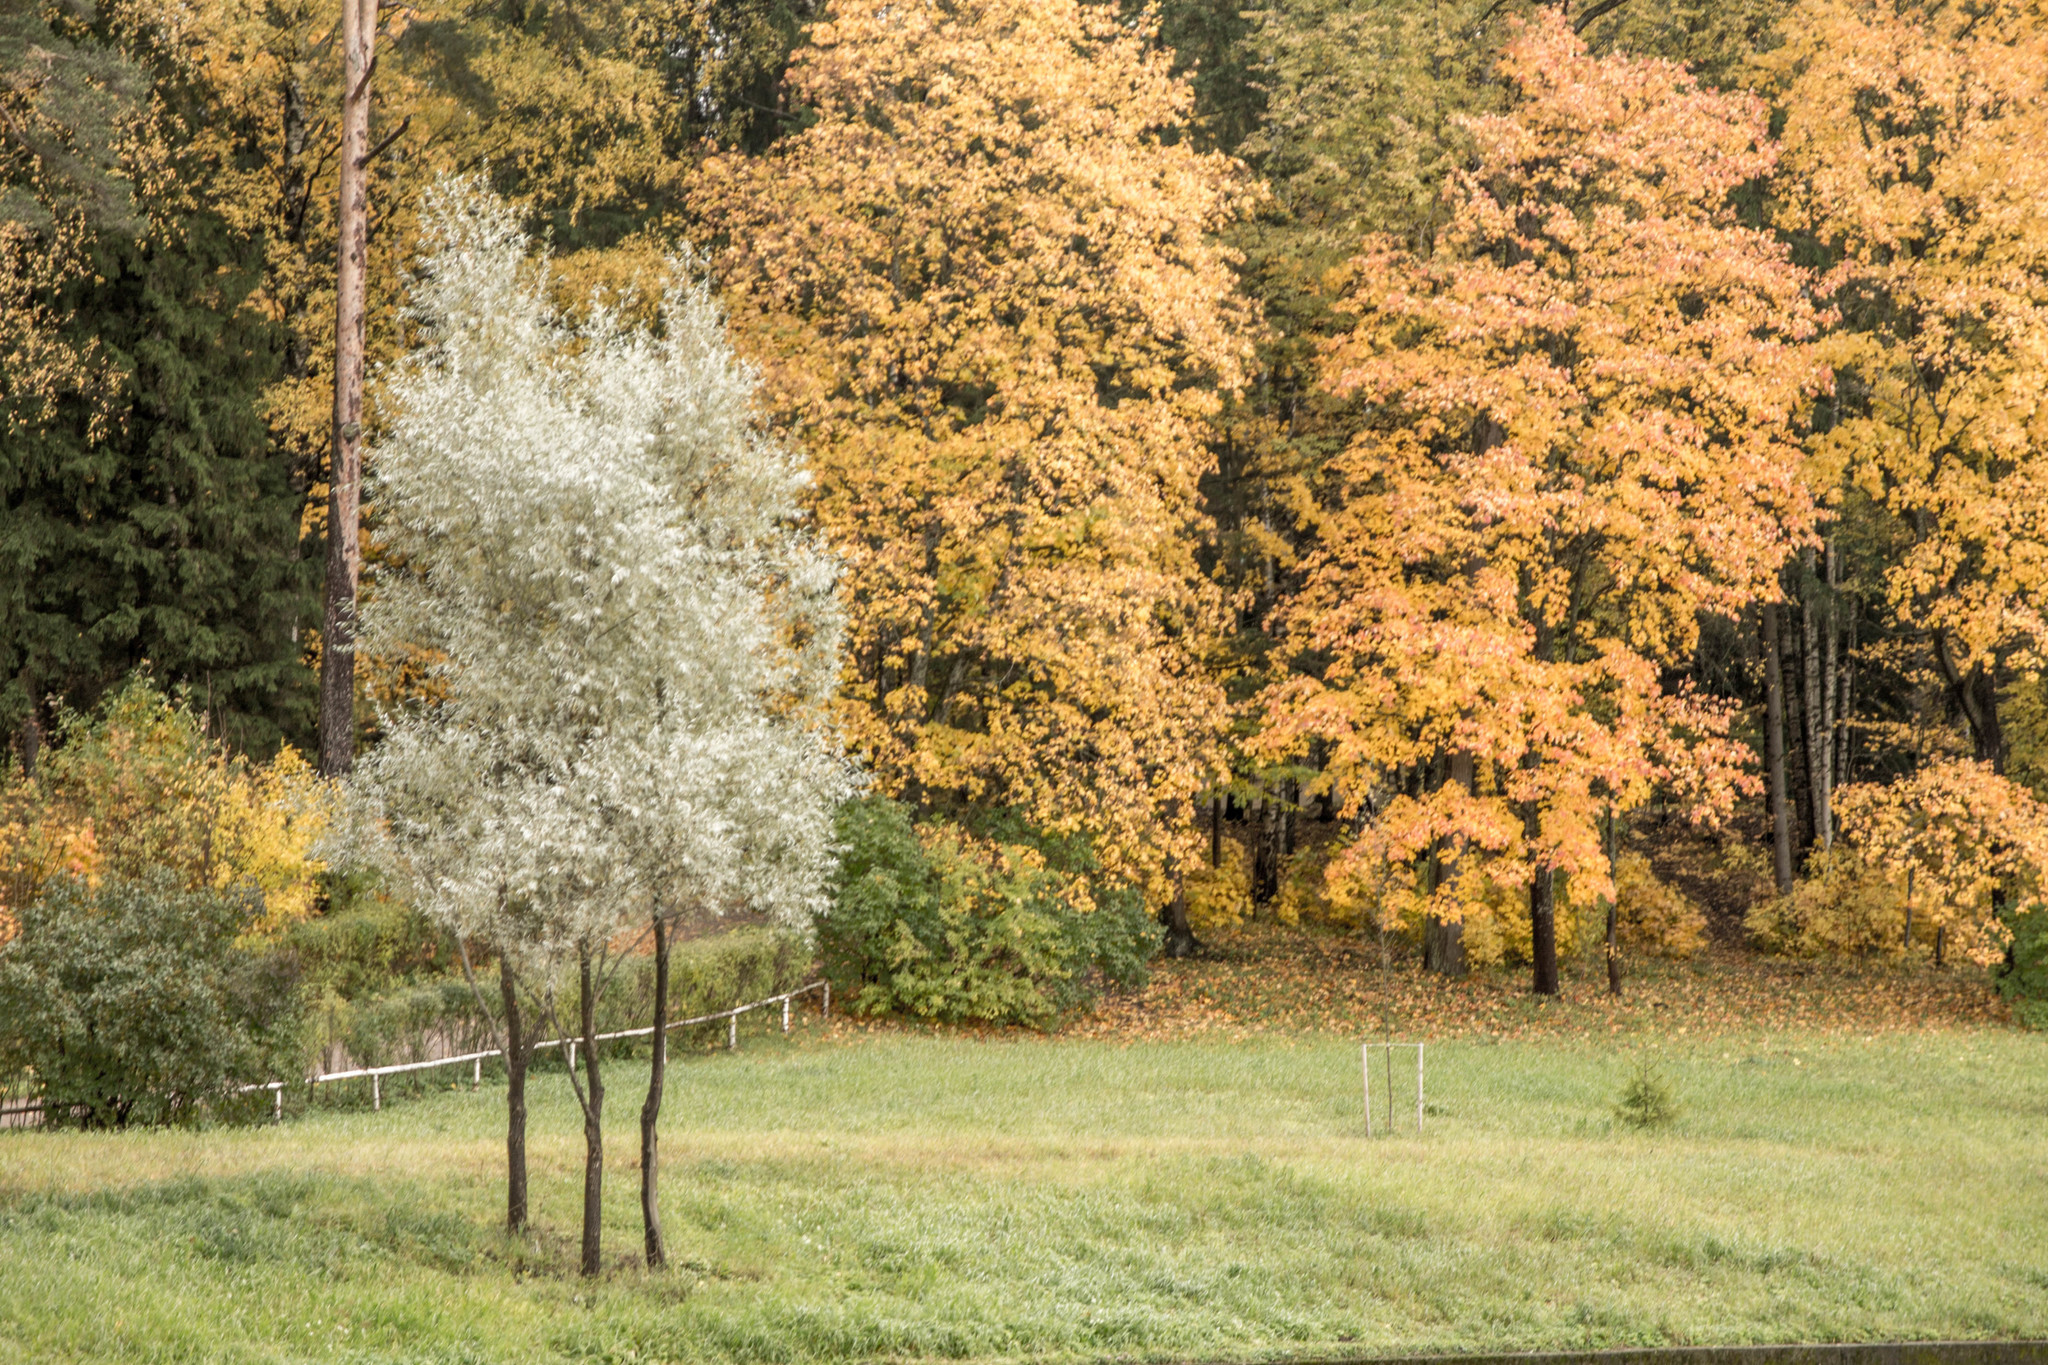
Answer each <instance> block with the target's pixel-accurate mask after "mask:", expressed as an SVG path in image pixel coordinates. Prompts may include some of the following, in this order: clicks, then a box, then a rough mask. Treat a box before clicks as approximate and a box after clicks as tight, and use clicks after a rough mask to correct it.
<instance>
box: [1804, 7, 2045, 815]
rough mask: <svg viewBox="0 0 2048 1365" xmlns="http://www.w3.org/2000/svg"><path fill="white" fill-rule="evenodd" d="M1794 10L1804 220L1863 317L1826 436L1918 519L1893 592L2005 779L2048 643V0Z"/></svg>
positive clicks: (1838, 351)
mask: <svg viewBox="0 0 2048 1365" xmlns="http://www.w3.org/2000/svg"><path fill="white" fill-rule="evenodd" d="M1783 31H1784V33H1785V35H1786V42H1785V43H1784V45H1783V46H1782V47H1780V48H1778V49H1777V50H1776V51H1775V52H1774V53H1772V54H1771V56H1770V59H1769V60H1770V66H1771V68H1772V70H1773V72H1774V76H1775V80H1776V82H1777V92H1776V93H1777V96H1778V98H1779V100H1780V101H1781V102H1782V104H1783V107H1784V109H1785V125H1784V131H1783V146H1784V158H1783V162H1782V165H1781V171H1782V175H1781V177H1780V181H1779V189H1780V193H1781V194H1782V196H1783V204H1782V207H1781V210H1780V221H1781V223H1782V224H1783V225H1784V226H1785V227H1786V228H1787V229H1789V230H1791V231H1793V232H1795V233H1798V234H1801V235H1803V236H1805V237H1807V238H1808V239H1810V240H1811V241H1813V242H1814V243H1815V244H1816V245H1817V246H1818V247H1819V248H1820V249H1821V250H1822V251H1823V252H1824V253H1825V254H1826V258H1827V259H1828V260H1829V261H1830V262H1831V263H1832V269H1831V270H1830V271H1829V272H1828V273H1827V275H1826V277H1825V283H1826V287H1827V288H1828V289H1829V290H1830V291H1832V295H1833V298H1834V301H1835V302H1836V304H1837V305H1838V307H1839V308H1840V309H1841V312H1842V324H1843V325H1842V326H1841V327H1839V328H1838V329H1836V331H1835V333H1834V334H1833V336H1832V337H1831V338H1830V341H1829V356H1830V359H1831V360H1832V362H1833V364H1834V366H1835V368H1836V372H1837V375H1838V385H1837V396H1836V404H1835V409H1836V415H1835V421H1834V424H1833V427H1832V430H1830V431H1829V432H1828V433H1827V434H1826V435H1825V436H1824V437H1822V438H1820V439H1818V440H1817V441H1816V442H1815V446H1814V448H1815V451H1816V454H1817V455H1818V456H1819V457H1820V458H1819V463H1820V464H1821V465H1822V466H1823V477H1824V478H1827V479H1839V478H1843V477H1846V478H1849V479H1853V480H1854V481H1855V482H1856V483H1857V484H1859V485H1861V486H1862V488H1863V489H1864V490H1866V491H1867V492H1868V493H1869V494H1870V495H1871V497H1872V498H1874V499H1875V500H1876V501H1877V502H1878V503H1879V504H1880V505H1881V506H1883V507H1885V508H1887V509H1889V511H1890V512H1891V513H1892V514H1893V515H1894V516H1895V517H1896V518H1897V520H1898V526H1899V529H1900V533H1901V539H1902V540H1903V541H1904V542H1905V545H1904V549H1903V553H1901V554H1900V555H1899V556H1898V557H1897V558H1896V559H1895V560H1894V561H1893V562H1892V564H1891V566H1890V568H1889V569H1888V572H1887V575H1886V588H1887V592H1888V595H1889V597H1890V599H1891V605H1892V607H1893V609H1894V610H1895V611H1896V612H1897V613H1898V614H1899V615H1900V617H1901V618H1902V619H1903V620H1904V621H1905V622H1906V623H1907V624H1909V625H1910V626H1913V627H1915V628H1917V629H1918V630H1920V631H1922V632H1924V633H1925V634H1926V636H1927V637H1928V639H1929V642H1930V644H1931V646H1932V653H1933V657H1934V661H1935V664H1936V666H1937V667H1938V669H1939V671H1940V674H1941V676H1942V678H1943V681H1944V682H1945V684H1946V687H1947V689H1948V691H1949V694H1950V696H1951V698H1952V700H1953V702H1954V704H1955V706H1956V709H1957V710H1958V711H1959V712H1960V713H1961V715H1962V716H1963V718H1964V719H1965V720H1966V722H1967V723H1968V726H1969V730H1970V735H1971V739H1972V741H1973V747H1974V751H1975V756H1976V758H1977V759H1979V760H1980V761H1982V762H1984V763H1987V764H1989V765H1990V767H1991V771H1992V773H1993V775H1994V776H2001V775H2002V774H2003V773H2004V772H2005V769H2006V764H2007V760H2008V754H2009V748H2010V741H2009V739H2008V737H2007V733H2006V730H2007V727H2006V725H2005V724H2004V722H2003V721H2002V719H2001V717H2000V715H1999V706H2000V693H2001V690H2002V689H2004V688H2005V687H2007V686H2008V685H2009V684H2011V683H2012V682H2013V681H2014V679H2015V677H2016V676H2019V675H2024V674H2027V673H2029V672H2031V671H2037V670H2038V669H2040V667H2041V666H2042V662H2043V650H2044V646H2048V404H2044V401H2043V395H2044V392H2048V214H2044V213H2043V212H2042V209H2041V200H2040V187H2041V185H2042V184H2043V183H2044V182H2048V9H2044V8H2043V6H2042V5H2041V4H2040V3H2039V2H2038V0H1992V3H1988V4H1980V3H1948V2H1947V0H1934V2H1933V3H1915V2H1914V0H1904V2H1903V3H1901V2H1900V0H1802V2H1801V3H1800V4H1799V5H1798V6H1797V7H1796V8H1795V10H1794V11H1793V13H1792V14H1791V15H1790V16H1789V17H1788V20H1787V22H1786V23H1785V25H1784V30H1783Z"/></svg>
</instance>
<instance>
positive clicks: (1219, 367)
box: [698, 0, 1251, 887]
mask: <svg viewBox="0 0 2048 1365" xmlns="http://www.w3.org/2000/svg"><path fill="white" fill-rule="evenodd" d="M791 79H792V81H793V82H794V84H795V86H796V87H797V88H798V89H799V90H800V91H801V93H802V96H803V99H804V100H805V101H806V102H807V103H809V104H810V105H812V106H813V107H814V108H816V109H817V110H818V120H817V122H816V123H814V124H813V125H811V126H810V127H808V128H806V129H805V130H804V131H803V132H801V133H799V134H796V135H794V136H791V137H789V138H786V139H784V140H783V141H782V142H780V143H778V144H777V145H776V147H775V149H774V150H773V152H771V154H770V155H769V156H767V157H765V158H761V159H757V160H741V159H736V158H719V159H716V160H715V161H713V162H711V163H710V164H709V165H708V166H707V168H706V177H705V182H704V186H703V188H702V191H701V192H700V194H699V197H698V206H699V208H700V209H701V210H702V211H703V213H704V214H705V216H706V217H707V218H708V219H709V220H710V221H711V222H712V224H714V226H715V227H716V229H717V230H718V231H719V232H720V233H721V234H722V236H723V237H724V239H725V241H726V242H727V248H726V251H725V254H724V257H723V260H722V263H721V267H722V277H723V279H724V280H725V281H726V283H727V285H728V288H729V290H730V292H731V298H730V302H731V306H732V311H733V321H734V325H735V328H736V330H737V332H738V334H739V336H740V338H741V342H742V345H743V346H744V347H746V348H748V349H749V350H750V351H751V353H752V354H753V355H754V356H755V357H756V358H757V359H758V360H759V361H760V362H761V363H762V365H763V367H764V371H765V375H766V380H767V391H768V394H769V396H770V398H771V401H772V402H773V403H774V404H775V407H776V411H777V415H778V417H779V418H780V420H782V421H783V422H785V423H787V424H788V425H789V426H790V427H791V428H792V429H793V431H794V432H795V433H796V434H797V435H798V437H799V439H801V440H802V441H803V443H804V444H805V446H806V448H807V450H808V452H809V455H810V458H811V464H812V468H813V469H814V470H815V471H816V472H817V476H818V484H817V491H816V495H815V498H814V501H813V506H814V507H815V509H816V512H817V515H818V517H819V521H820V524H821V526H822V527H823V529H824V530H825V532H826V534H827V535H828V536H829V537H830V539H831V541H832V543H833V545H834V548H835V549H837V550H838V551H839V552H840V553H841V554H842V555H843V556H844V557H845V558H846V561H847V564H848V566H849V571H850V572H849V581H848V587H849V595H848V606H849V610H850V616H851V620H850V629H849V633H848V639H847V659H848V670H847V672H848V676H847V679H846V686H845V695H846V698H847V705H846V708H845V724H846V727H847V730H848V733H849V737H850V738H851V740H852V741H853V743H854V745H855V746H856V747H857V748H860V749H862V750H864V751H865V753H866V755H867V757H868V760H869V762H870V763H871V764H872V766H873V767H874V769H875V771H876V772H877V774H878V775H879V776H880V777H881V779H882V781H883V783H884V785H885V786H886V787H887V788H889V789H890V790H892V791H896V792H901V793H906V794H910V795H912V796H913V797H914V798H915V799H920V800H929V801H931V802H933V803H935V804H950V803H955V802H963V801H964V802H967V803H971V804H991V805H993V804H1001V805H1011V806H1015V807H1018V808H1020V809H1021V810H1022V811H1023V812H1024V813H1025V815H1026V816H1027V818H1029V819H1030V820H1032V821H1033V822H1034V823H1036V824H1038V825H1041V826H1042V827H1045V828H1047V829H1050V830H1054V831H1071V830H1085V831H1087V832H1089V833H1091V834H1094V835H1096V836H1097V837H1098V842H1099V845H1100V851H1101V853H1102V855H1103V857H1104V859H1105V862H1106V863H1107V864H1108V865H1109V866H1110V868H1111V869H1112V870H1114V871H1117V872H1119V873H1123V874H1126V875H1130V876H1133V877H1137V878H1140V879H1144V880H1148V881H1151V882H1152V883H1153V884H1154V886H1155V887H1157V886H1158V884H1159V883H1158V879H1159V877H1160V876H1161V875H1162V873H1163V869H1164V865H1165V861H1166V859H1167V858H1168V857H1169V856H1170V855H1171V854H1173V853H1174V852H1176V851H1179V850H1180V848H1181V844H1182V843H1185V842H1188V841H1190V840H1191V839H1192V835H1191V834H1190V833H1189V832H1188V831H1187V830H1186V829H1185V828H1182V822H1184V820H1185V818H1186V816H1185V811H1186V808H1187V806H1188V804H1189V803H1190V802H1191V801H1192V799H1193V798H1194V797H1195V796H1196V795H1197V794H1198V793H1199V792H1200V791H1201V790H1203V789H1204V788H1206V787H1207V786H1208V785H1209V784H1210V783H1211V782H1212V781H1214V779H1215V776H1216V773H1217V769H1218V767H1219V765H1220V761H1221V760H1220V755H1219V751H1218V740H1219V737H1220V735H1221V732H1222V730H1223V726H1224V707H1223V698H1222V695H1221V692H1220V690H1219V689H1218V688H1217V687H1216V686H1215V684H1214V682H1213V681H1212V680H1211V679H1210V678H1209V677H1208V676H1206V674H1205V672H1204V670H1203V668H1202V655H1203V651H1204V650H1205V649H1206V648H1207V647H1208V642H1209V641H1210V640H1211V639H1212V638H1213V637H1214V635H1215V634H1216V633H1217V632H1218V631H1219V630H1220V628H1221V626H1222V623H1223V617H1222V603H1221V600H1220V598H1219V596H1218V594H1217V593H1216V592H1215V590H1214V589H1213V587H1211V586H1210V585H1209V584H1208V583H1207V581H1206V580H1205V579H1204V578H1203V577H1202V575H1201V574H1200V572H1199V570H1198V568H1197V566H1196V564H1195V560H1194V549H1195V546H1196V544H1197V543H1198V542H1199V540H1200V538H1201V535H1202V534H1203V530H1204V526H1205V521H1204V518H1203V517H1202V515H1201V513H1200V511H1199V505H1198V498H1197V489H1196V480H1197V479H1198V478H1199V477H1200V475H1201V473H1202V471H1203V470H1204V469H1205V468H1206V467H1207V464H1208V454H1207V451H1206V448H1205V446H1204V443H1203V437H1204V429H1203V426H1202V421H1203V419H1204V418H1205V417H1206V416H1207V415H1208V414H1209V413H1210V412H1212V411H1213V410H1214V409H1215V407H1216V404H1217V393H1218V391H1219V390H1225V389H1229V388H1232V387H1234V386H1236V385H1237V384H1238V383H1239V382H1241V373H1242V365H1243V362H1244V359H1245V357H1246V355H1247V354H1248V347H1249V336H1250V322H1251V319H1250V315H1249V312H1248V310H1247V308H1246V306H1245V305H1244V304H1242V303H1241V302H1239V301H1238V300H1237V299H1236V297H1235V295H1234V292H1233V290H1234V284H1233V280H1232V277H1231V274H1230V270H1229V264H1230V262H1229V258H1228V257H1227V255H1226V253H1225V252H1224V251H1223V250H1222V249H1221V248H1219V247H1217V246H1216V245H1214V243H1213V241H1212V240H1211V238H1210V234H1211V233H1213V231H1214V229H1215V228H1217V227H1218V226H1219V225H1220V224H1221V223H1222V222H1224V221H1225V220H1226V219H1228V218H1230V217H1231V216H1233V215H1234V214H1235V213H1236V212H1237V211H1238V209H1239V207H1240V206H1241V205H1242V204H1243V202H1244V201H1245V199H1246V196H1247V194H1248V193H1249V190H1248V182H1247V180H1246V178H1245V177H1244V175H1243V173H1242V170H1241V168H1239V167H1237V166H1236V165H1235V163H1232V162H1230V161H1228V160H1227V159H1226V158H1223V157H1220V156H1216V155H1213V154H1207V153H1202V152H1199V151H1197V150H1195V149H1194V147H1193V145H1192V143H1191V142H1189V141H1188V140H1186V139H1175V140H1172V142H1171V145H1169V144H1168V141H1167V140H1166V139H1163V138H1162V137H1161V136H1160V133H1161V130H1164V129H1172V128H1176V127H1179V126H1181V124H1182V123H1183V122H1184V120H1185V119H1186V117H1187V115H1188V112H1189V96H1188V92H1187V89H1186V86H1185V85H1184V84H1183V83H1181V82H1179V81H1177V80H1175V79H1174V78H1172V76H1171V75H1170V71H1169V57H1168V54H1167V53H1166V52H1165V51H1163V50H1162V49H1160V48H1158V47H1157V46H1156V45H1155V44H1153V43H1152V42H1151V41H1150V37H1149V35H1148V34H1146V33H1144V32H1142V31H1140V30H1137V29H1133V28H1127V27H1125V26H1124V25H1123V23H1122V22H1121V21H1120V20H1119V19H1118V18H1117V17H1116V15H1115V14H1114V13H1112V12H1111V11H1109V10H1106V9H1102V8H1100V7H1096V6H1088V5H1081V4H1076V3H1073V2H1072V0H1061V2H1060V3H1052V4H1027V3H1023V0H978V2H975V3H949V4H937V5H930V6H912V7H904V6H895V5H886V6H885V5H877V4H871V3H862V4H841V5H839V6H837V7H835V8H834V9H833V11H832V12H831V14H830V16H829V17H828V19H827V21H826V22H824V23H822V24H820V25H819V26H818V27H817V28H815V29H814V30H813V33H812V45H811V46H810V47H809V48H808V49H806V50H805V51H804V52H802V53H801V54H799V56H798V58H797V60H796V62H795V65H794V67H793V69H792V75H791Z"/></svg>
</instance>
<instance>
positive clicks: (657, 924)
mask: <svg viewBox="0 0 2048 1365" xmlns="http://www.w3.org/2000/svg"><path fill="white" fill-rule="evenodd" d="M668 949H669V942H668V923H667V921H666V920H664V919H663V918H662V916H661V914H660V913H659V912H657V913H656V914H655V916H654V1055H653V1059H652V1061H651V1062H650V1063H649V1065H648V1069H647V1102H646V1103H645V1104H643V1105H641V1106H640V1221H641V1225H642V1227H643V1228H644V1229H645V1231H646V1242H647V1268H648V1269H649V1270H659V1269H661V1267H663V1266H665V1265H667V1264H668V1247H667V1246H666V1245H665V1244H664V1243H663V1241H662V1238H661V1203H660V1192H661V1191H660V1185H661V1174H660V1172H661V1151H660V1146H659V1143H660V1136H659V1132H658V1125H659V1124H660V1122H661V1094H662V1088H663V1087H664V1086H665V1085H666V1084H667V1082H668Z"/></svg>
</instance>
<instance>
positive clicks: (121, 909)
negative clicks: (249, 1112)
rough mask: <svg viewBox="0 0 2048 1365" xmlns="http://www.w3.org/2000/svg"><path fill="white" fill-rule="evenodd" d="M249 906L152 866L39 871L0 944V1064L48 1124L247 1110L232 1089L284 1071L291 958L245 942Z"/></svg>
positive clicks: (290, 1034) (293, 1066) (299, 1017)
mask: <svg viewBox="0 0 2048 1365" xmlns="http://www.w3.org/2000/svg"><path fill="white" fill-rule="evenodd" d="M262 915H263V901H262V898H261V897H260V896H259V895H256V894H255V893H254V892H251V891H211V890H205V891H191V890H187V889H185V888H183V887H181V886H179V885H178V884H177V883H176V882H175V881H174V880H172V879H171V878H170V876H169V875H168V874H165V875H162V876H158V877H153V878H148V879H144V880H123V879H109V880H107V881H105V882H103V883H101V884H100V885H99V886H97V887H93V886H90V885H88V884H87V883H85V882H84V881H81V880H79V879H76V878H71V877H60V878H55V879H53V880H52V881H51V882H50V883H49V884H47V885H46V886H45V887H44V888H43V893H42V894H41V895H40V896H38V897H37V898H36V899H35V900H33V901H31V902H29V903H28V904H27V905H25V906H23V907H21V909H20V910H19V911H18V912H17V925H16V932H15V935H14V937H13V938H12V939H11V940H9V941H8V942H7V943H6V945H5V946H0V1074H7V1073H13V1074H19V1075H26V1076H28V1077H29V1078H30V1080H31V1082H32V1085H33V1089H34V1092H35V1093H36V1094H37V1095H38V1096H39V1097H40V1098H41V1099H42V1100H43V1101H44V1102H45V1103H46V1104H47V1105H49V1106H50V1107H49V1109H48V1110H47V1118H48V1121H49V1122H51V1123H57V1124H63V1123H78V1124H81V1125H84V1126H86V1127H95V1128H119V1127H125V1126H128V1125H130V1124H166V1123H179V1122H190V1121H192V1120H195V1119H197V1118H200V1117H202V1116H205V1115H212V1116H215V1117H219V1116H223V1115H226V1114H230V1113H233V1112H235V1111H236V1110H238V1109H249V1108H252V1106H250V1105H248V1104H247V1103H246V1102H239V1101H238V1100H237V1098H236V1095H235V1090H236V1087H237V1086H238V1085H241V1084H245V1083H248V1082H252V1081H264V1080H269V1079H271V1078H272V1077H274V1076H283V1075H291V1074H293V1073H294V1072H296V1070H297V1067H298V1058H299V1054H300V1049H301V1046H302V1042H301V1028H302V1025H303V1019H304V1011H303V1007H302V1003H301V1001H302V992H301V990H300V987H299V982H298V979H297V971H296V966H295V964H294V962H293V960H292V958H291V956H290V955H289V954H288V953H284V952H280V951H277V950H275V949H274V948H271V947H268V946H263V945H262V944H261V941H252V940H249V939H247V938H246V937H245V936H246V935H247V934H248V931H249V930H250V929H251V927H252V926H254V925H256V924H257V923H258V922H259V921H260V920H261V918H262ZM252 944H253V945H254V946H252Z"/></svg>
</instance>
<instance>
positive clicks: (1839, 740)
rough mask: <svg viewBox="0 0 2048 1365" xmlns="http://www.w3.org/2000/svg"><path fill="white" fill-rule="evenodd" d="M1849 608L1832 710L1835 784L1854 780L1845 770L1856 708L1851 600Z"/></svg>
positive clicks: (1848, 769)
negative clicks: (1839, 682) (1839, 684)
mask: <svg viewBox="0 0 2048 1365" xmlns="http://www.w3.org/2000/svg"><path fill="white" fill-rule="evenodd" d="M1849 607H1850V609H1849V613H1848V615H1849V619H1848V621H1847V623H1846V630H1847V637H1848V638H1847V639H1846V640H1845V641H1844V642H1843V649H1842V673H1841V678H1842V696H1841V700H1840V701H1839V702H1838V703H1836V707H1835V716H1836V726H1835V782H1836V784H1837V785H1840V784H1842V783H1845V782H1852V781H1854V780H1855V776H1854V773H1853V772H1852V771H1851V769H1850V767H1849V760H1850V758H1851V757H1852V753H1851V749H1850V740H1851V736H1852V735H1853V734H1854V731H1853V729H1852V728H1851V724H1850V718H1851V717H1852V716H1853V715H1855V705H1856V610H1855V602H1854V600H1853V599H1851V601H1850V604H1849Z"/></svg>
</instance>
